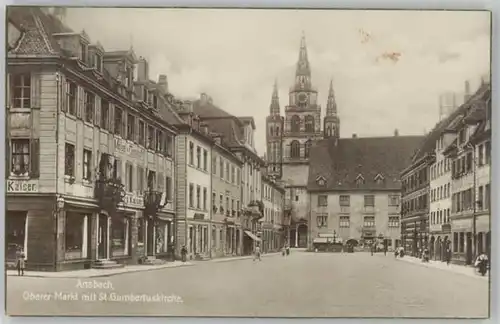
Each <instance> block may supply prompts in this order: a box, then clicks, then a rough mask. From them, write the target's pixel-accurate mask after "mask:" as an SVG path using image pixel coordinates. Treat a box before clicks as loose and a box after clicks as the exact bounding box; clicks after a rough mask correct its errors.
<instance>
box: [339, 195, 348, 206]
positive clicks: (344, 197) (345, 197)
mask: <svg viewBox="0 0 500 324" xmlns="http://www.w3.org/2000/svg"><path fill="white" fill-rule="evenodd" d="M339 205H340V206H343V207H349V206H350V205H351V197H350V196H348V195H340V196H339Z"/></svg>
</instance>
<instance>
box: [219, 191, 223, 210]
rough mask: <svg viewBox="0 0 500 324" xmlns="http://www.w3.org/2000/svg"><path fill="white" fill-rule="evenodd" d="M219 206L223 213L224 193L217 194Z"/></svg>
mask: <svg viewBox="0 0 500 324" xmlns="http://www.w3.org/2000/svg"><path fill="white" fill-rule="evenodd" d="M219 206H220V213H221V214H223V213H224V195H223V194H220V196H219Z"/></svg>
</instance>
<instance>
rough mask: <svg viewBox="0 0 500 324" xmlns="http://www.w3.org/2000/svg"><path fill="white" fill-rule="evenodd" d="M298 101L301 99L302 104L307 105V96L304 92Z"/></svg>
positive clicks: (300, 94)
mask: <svg viewBox="0 0 500 324" xmlns="http://www.w3.org/2000/svg"><path fill="white" fill-rule="evenodd" d="M298 99H299V102H300V103H302V104H304V103H306V102H307V94H306V93H304V92H301V93H299V96H298Z"/></svg>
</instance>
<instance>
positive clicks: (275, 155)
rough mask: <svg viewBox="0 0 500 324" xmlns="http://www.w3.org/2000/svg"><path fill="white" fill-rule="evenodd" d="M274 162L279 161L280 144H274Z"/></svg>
mask: <svg viewBox="0 0 500 324" xmlns="http://www.w3.org/2000/svg"><path fill="white" fill-rule="evenodd" d="M273 158H274V161H279V147H278V143H274V157H273Z"/></svg>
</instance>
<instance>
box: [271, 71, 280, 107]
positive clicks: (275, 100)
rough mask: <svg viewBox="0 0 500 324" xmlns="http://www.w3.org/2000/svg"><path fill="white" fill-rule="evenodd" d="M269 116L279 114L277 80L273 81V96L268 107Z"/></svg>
mask: <svg viewBox="0 0 500 324" xmlns="http://www.w3.org/2000/svg"><path fill="white" fill-rule="evenodd" d="M269 112H270V114H271V116H273V115H279V114H280V99H279V96H278V80H277V79H274V85H273V95H272V97H271V105H270V106H269Z"/></svg>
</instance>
